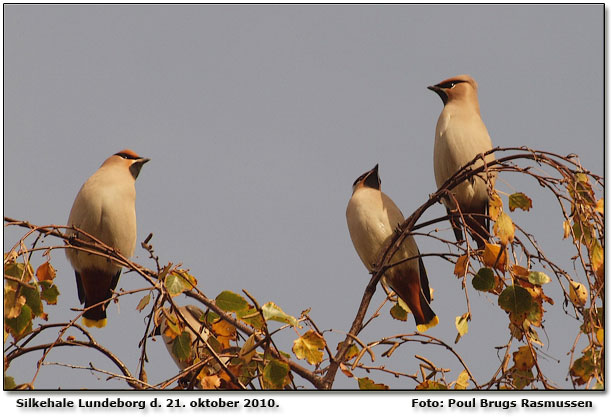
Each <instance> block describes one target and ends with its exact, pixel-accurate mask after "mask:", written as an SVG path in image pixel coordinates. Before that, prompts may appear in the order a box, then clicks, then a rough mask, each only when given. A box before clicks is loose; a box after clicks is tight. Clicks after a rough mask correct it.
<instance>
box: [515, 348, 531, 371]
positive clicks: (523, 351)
mask: <svg viewBox="0 0 612 417" xmlns="http://www.w3.org/2000/svg"><path fill="white" fill-rule="evenodd" d="M512 358H513V359H514V366H515V367H516V369H519V370H521V371H528V370H530V369H531V368H533V365H535V362H534V360H533V356H532V355H531V350H530V349H529V346H521V347H519V348H518V350H517V351H516V352H514V353H513V354H512Z"/></svg>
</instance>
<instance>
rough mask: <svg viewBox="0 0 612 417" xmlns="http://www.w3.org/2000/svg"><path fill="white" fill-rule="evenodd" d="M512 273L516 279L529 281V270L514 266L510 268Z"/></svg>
mask: <svg viewBox="0 0 612 417" xmlns="http://www.w3.org/2000/svg"><path fill="white" fill-rule="evenodd" d="M510 273H512V275H513V276H515V277H520V278H527V279H529V270H528V269H527V268H525V267H522V266H520V265H512V267H510Z"/></svg>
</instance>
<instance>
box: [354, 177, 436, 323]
mask: <svg viewBox="0 0 612 417" xmlns="http://www.w3.org/2000/svg"><path fill="white" fill-rule="evenodd" d="M346 221H347V223H348V228H349V233H350V235H351V240H352V241H353V246H355V249H356V250H357V254H358V255H359V257H360V258H361V261H362V262H363V263H364V265H365V266H366V268H367V269H368V270H369V271H370V272H372V270H373V267H374V263H376V261H378V257H379V256H380V255H381V254H380V251H381V250H382V248H383V246H384V245H385V244H386V243H387V241H388V239H390V238H391V236H392V235H393V232H394V230H395V229H396V228H397V227H398V226H399V225H400V224H401V223H402V222H403V221H404V215H403V214H402V212H401V211H400V209H399V208H398V207H397V206H396V205H395V203H394V202H393V201H392V200H391V199H390V198H389V197H388V196H387V195H386V194H385V193H383V192H382V191H381V190H380V177H379V176H378V165H376V166H375V167H374V169H372V170H371V171H368V172H366V173H365V174H363V175H361V176H360V177H359V178H357V180H355V182H354V183H353V195H352V196H351V199H350V200H349V203H348V206H347V208H346ZM407 258H414V259H411V260H409V261H406V262H402V263H398V264H397V265H395V266H393V267H392V268H389V269H388V270H387V271H386V272H385V275H384V276H383V278H382V279H384V280H385V283H386V284H387V285H388V286H389V287H391V289H393V291H395V293H396V294H397V295H398V296H399V297H400V298H401V299H402V300H403V301H404V302H405V303H406V304H407V305H408V307H410V310H411V311H412V314H413V315H414V320H415V321H416V324H417V330H418V331H419V332H424V331H425V330H427V329H428V328H430V327H433V326H435V325H436V324H438V317H437V316H436V314H435V313H434V312H433V310H432V309H431V307H430V306H429V302H430V301H431V294H430V291H429V282H428V280H427V273H426V271H425V265H424V264H423V260H422V259H421V257H420V253H419V248H418V247H417V245H416V242H415V240H414V238H413V237H412V236H408V237H407V238H406V239H405V240H404V241H403V243H402V245H401V246H400V248H399V249H398V250H397V252H396V253H395V254H394V255H393V257H392V258H391V263H395V262H398V261H401V260H402V259H407Z"/></svg>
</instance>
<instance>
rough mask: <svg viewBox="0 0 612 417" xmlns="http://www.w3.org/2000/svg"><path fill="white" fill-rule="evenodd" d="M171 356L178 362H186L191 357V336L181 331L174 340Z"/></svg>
mask: <svg viewBox="0 0 612 417" xmlns="http://www.w3.org/2000/svg"><path fill="white" fill-rule="evenodd" d="M172 354H173V355H174V356H175V357H176V358H177V359H178V360H180V361H186V360H188V359H189V358H190V357H191V335H190V334H189V332H187V331H183V332H182V333H181V334H180V335H178V336H177V337H175V338H174V342H173V343H172Z"/></svg>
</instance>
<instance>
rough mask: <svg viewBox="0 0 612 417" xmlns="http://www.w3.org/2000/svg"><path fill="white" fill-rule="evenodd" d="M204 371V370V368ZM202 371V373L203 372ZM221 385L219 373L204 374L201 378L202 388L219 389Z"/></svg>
mask: <svg viewBox="0 0 612 417" xmlns="http://www.w3.org/2000/svg"><path fill="white" fill-rule="evenodd" d="M202 372H204V370H202ZM202 372H200V374H201V373H202ZM220 385H221V378H219V377H218V376H217V375H210V376H207V375H204V376H202V378H200V386H201V387H202V389H217V388H219V386H220Z"/></svg>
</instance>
